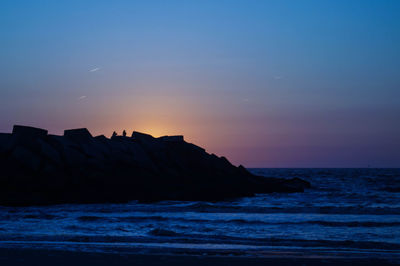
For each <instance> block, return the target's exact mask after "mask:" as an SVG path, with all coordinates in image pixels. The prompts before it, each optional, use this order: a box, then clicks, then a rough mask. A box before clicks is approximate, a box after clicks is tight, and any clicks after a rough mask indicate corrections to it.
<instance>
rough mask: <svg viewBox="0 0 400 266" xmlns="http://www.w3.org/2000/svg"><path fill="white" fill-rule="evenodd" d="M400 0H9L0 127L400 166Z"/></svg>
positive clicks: (2, 18) (279, 162) (0, 14)
mask: <svg viewBox="0 0 400 266" xmlns="http://www.w3.org/2000/svg"><path fill="white" fill-rule="evenodd" d="M399 11H400V2H399V1H221V0H217V1H1V3H0V33H1V43H0V48H1V49H0V112H1V113H2V115H1V117H0V130H1V131H4V132H7V131H10V130H11V128H12V125H13V124H28V125H33V126H38V127H44V128H47V129H49V130H50V132H52V133H56V134H61V133H62V130H63V129H65V128H74V127H82V126H84V127H88V128H89V130H90V131H91V132H93V133H94V134H106V135H110V134H111V132H112V131H113V130H117V131H122V130H123V129H127V130H134V129H135V130H139V131H145V132H149V133H151V134H154V135H156V136H158V135H166V134H184V135H185V137H186V139H187V140H188V141H193V142H195V143H198V144H199V145H202V146H205V147H206V148H207V150H208V151H210V152H214V153H216V154H218V155H225V156H227V157H228V158H229V159H230V160H231V161H232V162H234V163H235V164H239V163H241V164H244V165H245V166H249V167H363V166H367V165H368V164H370V165H372V166H377V167H400V137H399V136H400V48H399V47H400V18H399V16H398V14H399Z"/></svg>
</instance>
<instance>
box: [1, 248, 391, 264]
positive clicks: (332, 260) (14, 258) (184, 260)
mask: <svg viewBox="0 0 400 266" xmlns="http://www.w3.org/2000/svg"><path fill="white" fill-rule="evenodd" d="M395 264H396V262H395V261H391V260H388V259H380V258H359V257H350V258H344V257H320V256H308V257H291V256H289V257H285V256H282V255H277V254H270V255H269V256H267V257H259V258H256V257H251V258H248V257H229V256H203V255H141V254H115V253H93V252H73V251H60V250H34V249H5V248H0V265H4V266H18V265H43V266H46V265H58V266H63V265H74V266H80V265H82V266H83V265H85V266H86V265H121V266H122V265H146V266H161V265H175V266H185V265H192V266H203V265H208V266H211V265H216V266H219V265H221V266H222V265H226V266H228V265H230V266H239V265H247V266H256V265H381V266H382V265H395Z"/></svg>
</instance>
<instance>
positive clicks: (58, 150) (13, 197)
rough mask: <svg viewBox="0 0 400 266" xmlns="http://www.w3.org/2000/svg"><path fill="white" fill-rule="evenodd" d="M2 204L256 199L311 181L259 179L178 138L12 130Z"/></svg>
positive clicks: (0, 160) (3, 150) (2, 160)
mask: <svg viewBox="0 0 400 266" xmlns="http://www.w3.org/2000/svg"><path fill="white" fill-rule="evenodd" d="M0 169H1V171H2V174H1V176H0V204H1V205H38V204H54V203H97V202H125V201H129V200H140V201H144V202H149V201H150V202H151V201H158V200H167V199H168V200H207V201H215V200H223V199H227V198H234V197H244V196H252V195H254V194H255V193H270V192H301V191H303V190H304V188H307V187H309V185H310V184H309V183H308V182H306V181H304V180H301V179H298V178H294V179H287V180H286V179H278V178H265V177H260V176H256V175H253V174H251V173H250V172H248V171H247V170H246V169H245V168H244V167H243V166H239V167H235V166H233V165H232V164H231V163H230V162H229V161H228V160H227V159H226V158H225V157H218V156H216V155H215V154H208V153H207V152H206V151H205V150H204V149H203V148H201V147H198V146H196V145H194V144H191V143H187V142H185V141H184V139H183V136H164V137H160V138H154V137H152V136H151V135H148V134H144V133H140V132H133V133H132V137H126V136H113V137H112V138H111V139H108V138H106V137H105V136H103V135H101V136H97V137H92V135H91V134H90V132H89V131H88V130H87V129H85V128H82V129H70V130H65V131H64V136H56V135H48V134H47V131H46V130H43V129H38V128H32V127H24V126H14V129H13V133H12V134H0Z"/></svg>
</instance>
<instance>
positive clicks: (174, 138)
mask: <svg viewBox="0 0 400 266" xmlns="http://www.w3.org/2000/svg"><path fill="white" fill-rule="evenodd" d="M158 139H160V140H162V141H170V142H182V141H183V136H181V135H180V136H163V137H159V138H158Z"/></svg>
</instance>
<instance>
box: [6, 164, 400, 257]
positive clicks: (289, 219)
mask: <svg viewBox="0 0 400 266" xmlns="http://www.w3.org/2000/svg"><path fill="white" fill-rule="evenodd" d="M250 170H251V171H252V172H253V173H255V174H258V175H263V176H268V177H280V178H292V177H299V178H302V179H304V180H307V181H309V182H310V183H311V184H312V187H311V188H310V189H307V190H306V191H305V192H304V193H291V194H285V193H271V194H260V195H256V196H255V197H248V198H240V199H233V200H227V201H222V202H178V201H162V202H157V203H151V204H143V203H138V202H136V201H132V202H129V203H126V204H82V205H78V204H73V205H72V204H71V205H69V204H66V205H54V206H38V207H0V247H13V248H52V249H61V250H84V251H94V252H134V253H137V252H140V253H146V252H147V253H148V252H158V253H160V252H161V253H171V252H172V253H174V252H175V253H176V252H178V253H189V254H190V253H196V252H197V253H199V254H204V253H205V254H230V255H232V254H233V255H246V256H251V255H255V256H258V255H260V254H266V253H268V252H275V253H277V252H278V253H279V252H281V253H282V252H295V253H296V252H297V253H302V254H304V253H313V252H314V253H315V252H320V253H321V252H322V253H325V254H327V253H329V254H337V253H340V254H369V255H371V254H373V255H374V256H377V255H378V256H381V255H388V254H390V255H392V256H397V255H399V254H400V192H399V188H400V169H250Z"/></svg>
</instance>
